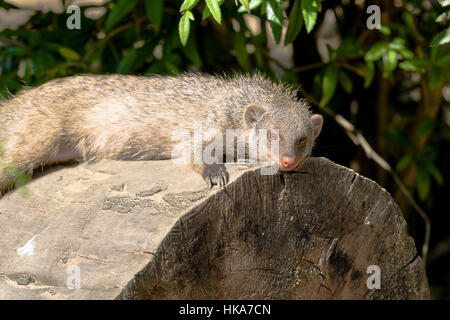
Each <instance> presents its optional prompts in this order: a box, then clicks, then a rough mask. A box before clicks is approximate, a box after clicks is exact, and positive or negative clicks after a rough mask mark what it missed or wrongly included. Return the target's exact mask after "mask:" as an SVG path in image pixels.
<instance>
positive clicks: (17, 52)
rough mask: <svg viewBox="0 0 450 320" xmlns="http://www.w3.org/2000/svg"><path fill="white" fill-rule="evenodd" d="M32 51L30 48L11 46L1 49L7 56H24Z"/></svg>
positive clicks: (1, 52)
mask: <svg viewBox="0 0 450 320" xmlns="http://www.w3.org/2000/svg"><path fill="white" fill-rule="evenodd" d="M28 53H31V52H30V50H29V49H28V48H25V47H10V48H5V49H2V50H0V54H2V55H5V56H9V55H11V56H24V55H27V54H28Z"/></svg>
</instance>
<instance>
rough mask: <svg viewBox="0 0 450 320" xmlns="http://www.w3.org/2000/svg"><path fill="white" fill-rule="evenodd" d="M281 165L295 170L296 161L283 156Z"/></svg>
mask: <svg viewBox="0 0 450 320" xmlns="http://www.w3.org/2000/svg"><path fill="white" fill-rule="evenodd" d="M281 164H282V165H283V167H285V168H288V169H290V168H293V167H294V166H295V159H294V158H291V157H285V156H282V157H281Z"/></svg>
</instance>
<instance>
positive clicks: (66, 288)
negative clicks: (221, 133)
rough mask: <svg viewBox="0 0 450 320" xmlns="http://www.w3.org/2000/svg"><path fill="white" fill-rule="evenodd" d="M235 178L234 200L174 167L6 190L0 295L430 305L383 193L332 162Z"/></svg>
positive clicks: (101, 167) (234, 167) (82, 175)
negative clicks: (401, 301)
mask: <svg viewBox="0 0 450 320" xmlns="http://www.w3.org/2000/svg"><path fill="white" fill-rule="evenodd" d="M227 167H228V169H229V171H230V176H231V181H230V183H229V184H228V185H227V186H226V188H225V189H223V190H218V189H217V188H216V187H214V188H212V189H209V188H207V187H206V184H204V182H203V181H202V179H201V178H200V176H199V175H197V174H196V173H194V172H191V171H190V170H189V169H187V168H186V167H184V166H182V165H179V164H178V165H177V164H174V163H172V162H171V161H147V162H146V161H139V162H138V161H130V162H126V161H100V162H97V163H93V164H87V163H84V164H81V165H78V166H70V167H67V166H66V167H59V168H57V167H54V168H51V169H50V170H48V171H47V172H45V174H44V175H42V176H41V177H37V178H34V179H33V181H32V182H31V183H29V184H28V185H27V186H25V188H26V189H24V188H21V189H18V190H16V191H14V192H10V193H7V194H6V195H5V196H4V197H3V198H2V199H0V234H1V235H2V236H1V238H0V298H1V299H428V298H429V289H428V283H427V277H426V274H425V268H424V265H423V262H422V259H421V258H420V257H419V256H418V255H417V252H416V248H415V245H414V242H413V240H412V238H411V237H410V236H408V233H407V226H406V223H405V220H404V219H403V218H402V215H401V212H400V210H399V208H398V207H397V205H396V204H395V203H394V202H393V200H392V198H391V196H390V195H389V194H388V193H387V192H386V191H385V190H384V189H382V188H381V187H379V186H378V185H377V184H376V183H375V182H373V181H371V180H369V179H367V178H365V177H362V176H360V175H358V174H357V173H355V172H354V171H352V170H350V169H348V168H345V167H342V166H339V165H336V164H334V163H332V162H331V161H329V160H327V159H324V158H311V159H309V160H308V161H307V162H306V163H305V164H304V165H303V167H302V168H301V170H300V172H299V173H296V174H276V175H272V176H267V175H261V174H260V172H259V169H258V168H252V167H248V166H244V165H238V164H231V165H227ZM374 265H375V266H378V267H379V271H380V273H379V275H380V279H381V280H380V288H379V289H377V288H373V286H371V285H370V284H372V285H373V284H376V281H375V280H374V278H375V277H376V276H377V275H378V273H377V272H375V273H373V272H374V271H371V270H372V269H371V268H373V267H370V266H374ZM375 268H376V267H375ZM368 270H369V271H368ZM78 280H79V281H78ZM368 283H369V286H368ZM78 285H79V286H78Z"/></svg>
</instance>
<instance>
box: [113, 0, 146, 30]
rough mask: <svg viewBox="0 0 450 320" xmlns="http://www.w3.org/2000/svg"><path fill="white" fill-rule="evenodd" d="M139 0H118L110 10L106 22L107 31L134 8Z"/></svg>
mask: <svg viewBox="0 0 450 320" xmlns="http://www.w3.org/2000/svg"><path fill="white" fill-rule="evenodd" d="M137 2H138V0H118V1H117V2H115V5H114V7H113V8H112V9H111V11H110V12H109V15H108V18H107V19H106V22H105V29H106V31H109V30H111V29H112V28H113V27H114V26H115V25H116V24H117V23H118V22H119V21H120V20H122V19H123V18H124V17H125V16H126V15H127V14H128V13H130V11H131V10H132V9H133V8H134V6H135V5H136V3H137Z"/></svg>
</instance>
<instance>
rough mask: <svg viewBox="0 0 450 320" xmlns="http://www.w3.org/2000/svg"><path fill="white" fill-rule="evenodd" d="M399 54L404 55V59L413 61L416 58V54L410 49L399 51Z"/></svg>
mask: <svg viewBox="0 0 450 320" xmlns="http://www.w3.org/2000/svg"><path fill="white" fill-rule="evenodd" d="M398 52H399V53H400V54H401V55H402V57H403V58H404V59H412V58H414V52H412V51H411V50H409V49H406V48H403V49H400V50H398Z"/></svg>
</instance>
